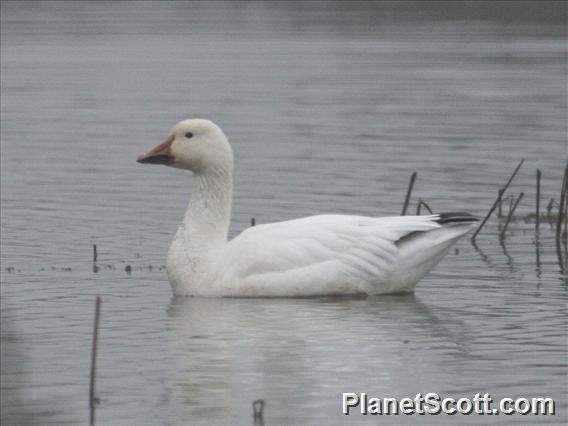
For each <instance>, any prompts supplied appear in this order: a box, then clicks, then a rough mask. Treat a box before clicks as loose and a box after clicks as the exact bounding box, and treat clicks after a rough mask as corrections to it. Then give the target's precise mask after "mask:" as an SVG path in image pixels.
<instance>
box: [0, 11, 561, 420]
mask: <svg viewBox="0 0 568 426" xmlns="http://www.w3.org/2000/svg"><path fill="white" fill-rule="evenodd" d="M545 4H546V7H543V6H542V3H541V2H537V3H535V4H533V3H525V4H515V3H513V2H503V3H493V4H490V5H488V4H485V5H483V4H477V5H472V4H467V5H466V4H461V5H460V4H456V3H449V2H447V3H441V4H430V5H426V4H425V3H417V4H410V5H409V4H407V5H404V4H402V3H375V4H373V3H351V2H350V3H335V2H332V3H316V4H297V3H296V4H291V3H272V2H269V3H241V2H235V3H206V2H198V3H183V2H171V3H165V2H163V3H162V2H160V3H136V4H134V3H129V2H126V3H115V2H112V3H99V2H80V3H70V2H64V3H45V2H33V3H25V2H14V3H8V2H3V3H2V46H1V47H2V52H1V54H2V76H1V78H2V126H1V139H2V163H1V165H2V169H1V172H2V194H1V196H2V198H1V208H2V211H1V213H2V240H1V241H2V251H1V260H2V298H1V300H2V384H1V387H2V416H3V423H4V421H6V422H8V423H10V422H13V423H19V424H42V425H45V424H57V425H75V424H85V423H87V422H88V379H89V365H90V359H89V358H90V344H91V333H92V324H93V310H94V298H95V295H101V297H102V299H103V304H102V322H101V330H100V346H99V356H98V378H97V395H98V396H99V397H100V398H101V403H100V404H99V405H98V407H97V411H96V415H97V424H100V425H124V424H138V425H143V424H148V425H157V424H167V425H169V424H244V425H249V424H253V418H252V407H251V402H252V401H253V400H255V399H258V398H262V399H264V400H265V401H266V406H265V409H264V424H265V425H266V426H272V425H280V424H320V425H330V424H343V423H349V424H359V423H375V422H377V421H379V420H380V421H381V422H388V423H392V424H395V423H407V424H415V423H418V422H420V423H428V424H438V423H441V422H444V423H447V424H453V423H455V422H462V423H472V422H478V423H487V424H493V423H501V424H518V423H522V422H525V423H527V424H535V423H538V422H548V423H558V424H565V422H566V420H567V418H566V397H567V389H566V387H567V386H566V383H567V376H566V374H567V369H566V364H567V361H566V359H567V353H568V350H567V333H568V332H567V316H566V300H567V297H566V296H567V288H568V286H567V282H566V276H565V275H562V274H561V273H560V267H559V263H558V259H557V256H556V249H555V243H554V231H553V229H552V228H551V227H550V226H548V225H543V227H542V230H541V236H540V239H539V243H540V245H539V247H540V252H539V263H540V267H537V259H536V258H537V256H536V254H537V252H536V250H537V249H536V246H535V243H534V241H535V235H534V223H531V222H526V221H524V220H517V221H515V222H514V223H513V224H512V225H510V227H509V231H508V232H507V238H506V239H505V240H504V243H503V244H499V239H498V237H497V234H498V222H497V220H496V219H492V220H491V221H490V223H489V225H488V226H487V227H486V229H485V230H484V232H483V233H482V234H481V236H480V237H479V238H478V240H477V241H478V248H477V249H476V248H475V247H474V246H472V245H471V244H470V243H469V241H467V240H464V241H461V242H460V243H459V244H458V245H457V250H456V251H455V252H451V253H450V254H449V255H448V256H447V258H446V259H445V260H444V261H443V262H442V263H441V264H440V265H439V266H438V267H437V269H436V270H435V271H434V272H433V273H431V274H430V275H429V276H428V277H427V278H425V279H424V280H423V281H422V282H421V283H420V284H419V285H418V287H417V290H416V294H415V295H407V296H389V297H381V298H367V299H339V300H338V299H309V300H203V299H197V298H187V299H172V297H171V292H170V288H169V285H168V283H167V279H166V276H165V271H164V270H163V267H162V266H163V264H164V259H165V253H166V250H167V247H168V245H169V242H170V239H171V237H172V235H173V233H174V232H175V230H176V228H177V225H178V223H179V221H180V220H181V217H182V215H183V212H184V209H185V207H186V204H187V199H188V195H189V192H190V187H191V180H192V178H191V175H190V174H188V173H185V174H184V173H182V172H180V171H178V170H173V169H169V168H165V167H148V166H141V165H139V164H136V163H135V158H136V156H137V154H139V153H140V152H142V151H145V150H147V149H148V148H151V147H153V146H154V145H156V144H157V143H158V142H159V141H161V140H162V139H163V137H164V136H165V135H167V133H168V131H169V128H170V126H172V125H173V124H174V123H175V122H177V121H179V120H180V119H184V118H186V117H196V116H200V117H207V118H210V119H212V120H214V121H216V122H217V123H218V124H219V125H220V126H221V127H222V128H223V129H224V130H225V132H226V134H227V135H228V137H229V139H230V140H231V141H232V144H233V148H234V151H235V156H236V175H235V181H236V188H235V199H234V209H233V224H232V230H231V233H232V235H235V234H237V233H238V232H240V231H241V230H242V229H244V228H245V227H247V226H249V223H250V218H251V217H253V216H254V217H255V218H256V220H257V223H262V222H272V221H278V220H285V219H289V218H295V217H301V216H305V215H310V214H316V213H333V212H334V213H354V214H364V215H396V214H400V211H401V208H402V202H403V199H404V194H405V190H406V187H407V184H408V180H409V177H410V174H411V173H412V172H413V171H417V172H418V179H417V184H416V186H415V189H414V193H413V201H412V205H411V209H414V208H415V206H416V201H417V199H418V197H421V198H423V199H425V200H427V201H428V203H429V204H430V205H431V206H432V207H433V208H434V210H435V211H444V210H469V211H471V212H473V213H475V214H478V215H480V216H482V215H484V214H485V212H486V211H487V209H488V208H489V206H490V205H491V204H492V201H493V199H494V198H495V195H496V193H497V189H498V188H499V187H500V186H501V185H503V183H504V182H505V181H506V179H507V178H508V176H509V175H510V173H511V172H512V170H513V169H514V167H515V166H516V164H517V163H518V162H519V160H520V159H522V158H524V159H525V164H524V166H523V168H522V169H521V171H520V173H519V175H518V177H517V178H516V179H515V181H514V183H513V185H512V187H511V194H518V193H519V192H520V191H524V192H525V197H524V199H523V201H522V202H521V204H520V206H519V208H518V212H517V215H520V216H526V215H527V214H528V213H532V212H533V211H534V207H533V206H534V203H535V191H534V180H535V179H534V176H535V170H536V169H537V168H540V169H541V170H542V171H543V187H542V193H543V195H542V198H543V204H546V203H548V201H549V200H550V198H552V197H554V198H555V199H558V195H559V192H560V184H561V176H562V172H563V167H564V164H565V161H566V157H567V142H566V132H567V129H566V121H565V118H566V113H567V108H566V96H567V93H566V44H565V43H566V41H565V25H566V18H565V17H566V10H565V5H564V4H563V3H561V2H558V3H545ZM93 244H97V247H98V254H99V258H98V262H97V266H98V268H99V269H98V271H97V272H95V271H94V270H93V264H92V261H91V260H92V245H93ZM127 265H129V266H130V267H131V268H132V271H131V273H128V272H127V271H126V270H125V268H126V267H127ZM342 392H367V393H368V394H370V395H374V396H381V397H383V396H393V397H403V396H411V397H412V396H414V395H415V394H416V393H417V392H422V393H426V392H437V393H439V394H440V395H443V396H452V397H460V396H469V397H472V396H473V395H474V394H475V393H477V392H481V393H485V392H489V393H490V394H491V395H492V396H493V397H494V398H500V397H505V396H510V397H533V396H547V397H553V398H555V399H556V401H557V403H558V404H559V406H558V410H557V414H556V415H555V416H554V417H548V418H543V417H538V418H537V417H531V416H519V415H516V416H512V417H511V416H503V415H501V416H485V417H479V416H478V417H476V418H471V417H466V416H457V417H456V416H453V417H448V416H442V417H436V418H433V417H416V416H414V417H392V418H383V419H377V418H372V417H367V418H365V417H362V416H358V415H355V416H350V417H348V418H346V417H344V416H342V415H341V413H340V411H341V405H340V403H341V394H342Z"/></svg>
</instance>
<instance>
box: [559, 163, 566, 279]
mask: <svg viewBox="0 0 568 426" xmlns="http://www.w3.org/2000/svg"><path fill="white" fill-rule="evenodd" d="M567 191H568V163H566V168H565V169H564V178H563V179H562V189H561V190H560V203H559V205H558V217H557V218H556V252H557V254H558V262H559V264H560V270H561V271H562V272H565V271H566V269H567V267H568V265H567V264H566V262H565V261H568V256H566V259H563V256H562V242H561V238H562V220H563V217H564V215H565V214H567V212H566V211H565V204H566V193H567Z"/></svg>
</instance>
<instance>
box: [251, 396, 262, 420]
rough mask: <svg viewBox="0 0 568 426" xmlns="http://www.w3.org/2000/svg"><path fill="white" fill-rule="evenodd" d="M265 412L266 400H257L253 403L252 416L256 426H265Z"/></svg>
mask: <svg viewBox="0 0 568 426" xmlns="http://www.w3.org/2000/svg"><path fill="white" fill-rule="evenodd" d="M263 411H264V399H257V400H254V401H253V402H252V415H253V420H254V424H255V426H263V425H264V419H263V418H262V416H263Z"/></svg>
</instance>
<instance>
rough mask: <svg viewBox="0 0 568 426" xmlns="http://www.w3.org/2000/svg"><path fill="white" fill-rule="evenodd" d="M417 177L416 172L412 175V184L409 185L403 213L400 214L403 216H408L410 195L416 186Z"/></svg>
mask: <svg viewBox="0 0 568 426" xmlns="http://www.w3.org/2000/svg"><path fill="white" fill-rule="evenodd" d="M416 175H417V173H416V172H414V173H412V176H410V182H409V183H408V190H407V191H406V198H405V199H404V207H402V213H401V214H400V215H401V216H405V215H406V209H407V208H408V203H409V201H410V194H411V193H412V187H413V186H414V181H415V180H416Z"/></svg>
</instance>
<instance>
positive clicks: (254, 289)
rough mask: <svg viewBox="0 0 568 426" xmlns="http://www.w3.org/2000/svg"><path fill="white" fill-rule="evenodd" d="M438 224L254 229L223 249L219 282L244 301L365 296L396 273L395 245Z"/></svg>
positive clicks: (371, 221) (315, 223) (374, 221)
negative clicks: (273, 297)
mask: <svg viewBox="0 0 568 426" xmlns="http://www.w3.org/2000/svg"><path fill="white" fill-rule="evenodd" d="M439 219H440V217H439V216H438V215H430V216H396V217H384V218H371V217H361V216H345V215H320V216H311V217H307V218H303V219H297V220H291V221H286V222H278V223H273V224H267V225H258V226H255V227H251V228H248V229H247V230H245V231H244V232H242V233H241V234H240V235H238V236H237V237H236V238H234V239H233V240H231V241H230V242H229V243H228V244H227V245H226V247H225V249H224V253H223V254H222V256H220V260H221V264H220V265H218V267H217V270H218V271H219V273H220V274H221V279H220V280H218V282H220V283H226V285H227V288H229V287H235V283H239V285H238V286H236V287H238V291H239V294H244V295H247V294H248V295H266V294H270V295H279V294H280V293H281V294H283V295H299V294H301V295H310V294H314V295H315V294H333V293H337V294H346V293H357V292H362V293H367V292H369V291H368V290H369V288H368V287H369V286H373V285H376V284H377V283H381V282H384V281H385V280H386V279H387V277H388V275H389V273H390V272H391V271H392V270H393V268H395V267H396V263H397V256H398V254H399V247H398V245H397V242H398V241H399V240H401V239H402V238H404V237H405V236H409V235H410V234H412V233H414V232H417V231H429V230H433V229H438V228H441V225H440V224H439V223H437V221H438V220H439ZM221 285H222V284H221ZM291 287H292V288H291Z"/></svg>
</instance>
